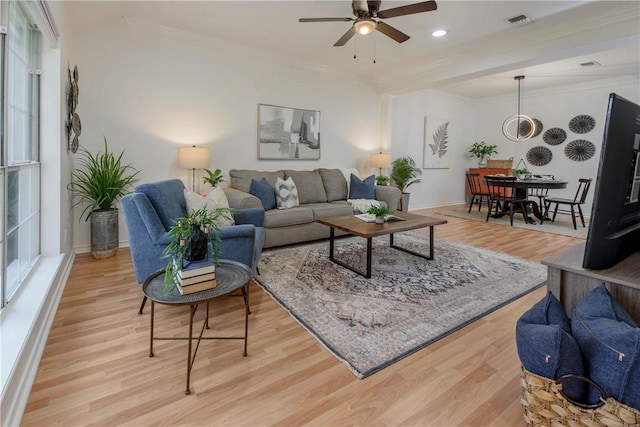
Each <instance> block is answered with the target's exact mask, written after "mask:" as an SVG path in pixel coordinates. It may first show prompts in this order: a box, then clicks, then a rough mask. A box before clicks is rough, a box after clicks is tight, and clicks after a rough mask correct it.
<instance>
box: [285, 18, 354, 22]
mask: <svg viewBox="0 0 640 427" xmlns="http://www.w3.org/2000/svg"><path fill="white" fill-rule="evenodd" d="M353 20H354V19H353V18H300V19H298V22H349V21H353Z"/></svg>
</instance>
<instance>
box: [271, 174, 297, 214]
mask: <svg viewBox="0 0 640 427" xmlns="http://www.w3.org/2000/svg"><path fill="white" fill-rule="evenodd" d="M276 202H277V205H278V209H289V208H295V207H296V206H299V205H300V202H299V199H298V189H297V188H296V184H295V183H294V182H293V179H292V178H291V177H289V178H287V180H286V181H285V180H283V179H282V178H278V179H277V180H276Z"/></svg>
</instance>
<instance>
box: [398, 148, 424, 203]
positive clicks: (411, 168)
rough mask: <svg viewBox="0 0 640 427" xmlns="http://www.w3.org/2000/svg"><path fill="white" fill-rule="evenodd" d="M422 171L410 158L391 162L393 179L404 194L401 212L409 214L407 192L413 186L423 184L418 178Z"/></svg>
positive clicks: (401, 200)
mask: <svg viewBox="0 0 640 427" xmlns="http://www.w3.org/2000/svg"><path fill="white" fill-rule="evenodd" d="M421 174H422V171H421V170H420V169H419V168H418V167H417V166H416V163H415V162H414V161H413V159H412V158H411V157H409V156H405V157H400V158H397V159H395V160H394V161H393V162H391V179H392V180H393V182H394V183H395V184H396V186H397V187H398V188H399V189H400V191H401V192H402V199H400V210H401V211H403V212H407V211H408V210H409V193H407V192H406V191H405V190H406V189H407V187H409V186H410V185H411V184H416V183H418V182H422V180H421V179H419V178H418V175H421Z"/></svg>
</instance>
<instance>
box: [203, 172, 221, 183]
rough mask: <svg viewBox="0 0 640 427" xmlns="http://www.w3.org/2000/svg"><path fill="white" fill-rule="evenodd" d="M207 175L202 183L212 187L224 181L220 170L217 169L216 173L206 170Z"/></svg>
mask: <svg viewBox="0 0 640 427" xmlns="http://www.w3.org/2000/svg"><path fill="white" fill-rule="evenodd" d="M204 171H205V172H206V173H207V176H203V177H202V182H203V183H205V184H209V185H210V186H212V187H215V186H216V185H218V184H220V183H221V182H223V181H224V179H223V177H222V171H221V170H220V169H216V170H215V171H213V172H212V171H210V170H209V169H204Z"/></svg>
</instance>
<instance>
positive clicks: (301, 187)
mask: <svg viewBox="0 0 640 427" xmlns="http://www.w3.org/2000/svg"><path fill="white" fill-rule="evenodd" d="M229 177H230V180H229V187H227V188H225V189H224V191H225V193H226V195H227V199H228V200H229V206H230V207H231V208H233V209H246V208H256V207H262V208H264V207H263V206H262V202H261V201H260V199H259V198H257V197H255V196H253V195H251V194H249V188H250V186H251V180H252V179H255V180H256V181H260V180H261V179H262V178H265V179H266V180H267V181H268V182H269V183H270V184H271V186H273V187H275V184H276V179H277V178H278V177H280V178H281V179H287V178H289V177H291V178H292V179H293V182H294V183H295V184H296V188H297V190H298V198H299V199H300V206H298V207H295V208H290V209H270V210H267V211H265V215H264V228H265V242H264V247H265V248H269V247H274V246H281V245H289V244H293V243H300V242H306V241H311V240H318V239H326V238H328V237H329V227H327V226H325V225H321V224H318V223H316V222H315V220H316V219H320V218H329V217H334V216H341V215H353V214H354V210H353V208H352V207H351V204H349V202H347V198H348V186H347V182H346V179H345V176H344V175H343V174H342V172H341V171H340V169H315V170H311V171H294V170H279V171H274V172H265V171H256V170H248V169H232V170H230V171H229ZM375 195H376V200H378V201H379V202H381V204H384V205H387V206H389V207H390V208H391V209H392V210H394V209H395V208H396V207H397V206H398V202H399V200H400V197H401V193H400V190H398V188H396V187H390V186H375ZM336 234H340V233H336ZM342 234H344V233H342Z"/></svg>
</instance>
